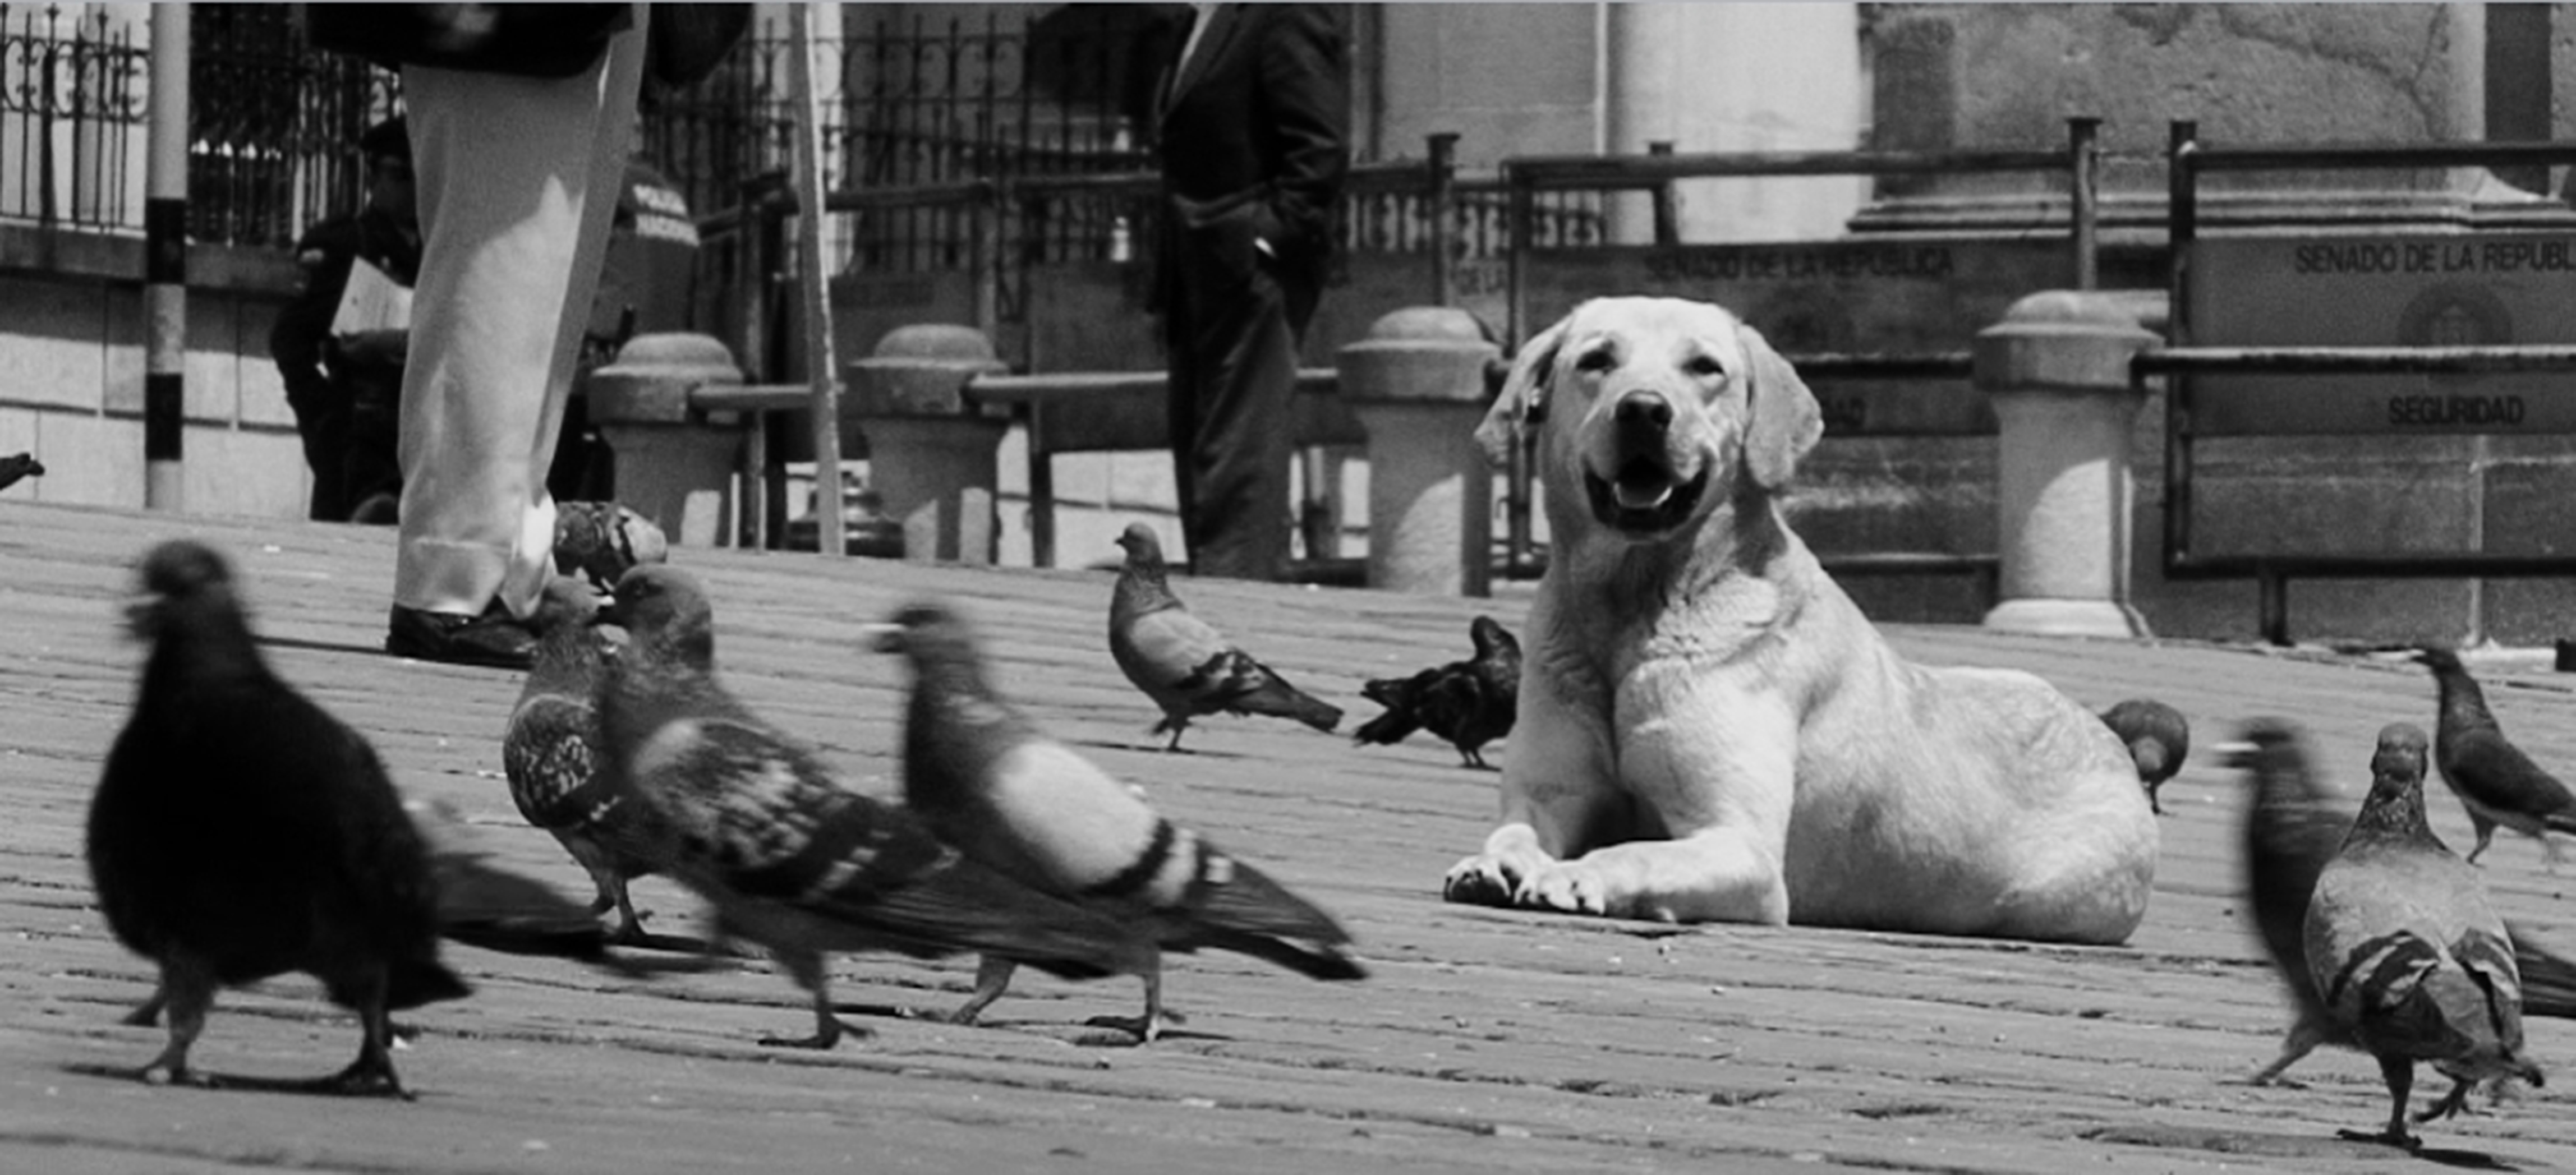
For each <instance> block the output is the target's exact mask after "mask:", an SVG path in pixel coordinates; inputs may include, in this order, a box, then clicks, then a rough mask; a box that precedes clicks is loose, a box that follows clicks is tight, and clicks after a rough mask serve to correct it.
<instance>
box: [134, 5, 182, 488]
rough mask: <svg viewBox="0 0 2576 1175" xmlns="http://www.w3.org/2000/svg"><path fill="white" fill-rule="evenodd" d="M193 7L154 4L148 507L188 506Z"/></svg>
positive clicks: (146, 215)
mask: <svg viewBox="0 0 2576 1175" xmlns="http://www.w3.org/2000/svg"><path fill="white" fill-rule="evenodd" d="M188 13H189V8H188V5H186V4H157V5H154V6H153V8H152V96H151V101H152V126H151V130H150V136H151V143H150V146H149V148H148V151H149V153H148V155H147V156H146V157H145V161H144V168H145V170H144V179H143V194H144V200H143V305H144V315H145V322H144V341H143V505H144V508H146V509H150V510H174V511H175V510H182V509H185V508H186V506H187V502H186V498H185V494H184V489H185V485H186V482H185V479H184V478H183V477H182V476H181V471H180V464H179V460H180V453H181V449H182V448H183V441H182V430H183V428H184V422H183V418H182V417H183V411H184V408H185V406H186V403H187V388H186V385H185V383H184V378H185V377H184V375H183V373H184V372H185V371H186V370H187V359H188Z"/></svg>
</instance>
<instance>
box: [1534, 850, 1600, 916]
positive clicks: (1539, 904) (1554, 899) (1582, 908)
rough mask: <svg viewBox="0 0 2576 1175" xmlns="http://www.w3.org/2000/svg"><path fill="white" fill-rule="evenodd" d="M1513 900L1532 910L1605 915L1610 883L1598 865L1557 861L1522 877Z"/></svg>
mask: <svg viewBox="0 0 2576 1175" xmlns="http://www.w3.org/2000/svg"><path fill="white" fill-rule="evenodd" d="M1512 903H1513V904H1514V905H1518V906H1523V907H1527V908H1529V909H1533V910H1555V911H1558V912H1560V913H1565V914H1596V915H1606V914H1608V913H1609V912H1610V883H1609V882H1608V881H1606V880H1604V879H1603V878H1602V876H1601V871H1600V870H1598V869H1594V868H1592V867H1591V866H1588V865H1584V864H1581V863H1578V862H1571V861H1559V862H1556V863H1554V864H1551V865H1549V866H1547V867H1546V868H1544V869H1540V870H1537V871H1535V872H1533V873H1531V874H1530V875H1529V877H1528V878H1527V879H1525V880H1523V881H1522V882H1521V885H1520V888H1519V889H1517V890H1515V891H1513V893H1512Z"/></svg>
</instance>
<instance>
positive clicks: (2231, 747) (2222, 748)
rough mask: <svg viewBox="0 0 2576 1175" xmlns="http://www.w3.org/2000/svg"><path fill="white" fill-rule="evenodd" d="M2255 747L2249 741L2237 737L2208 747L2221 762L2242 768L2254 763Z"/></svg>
mask: <svg viewBox="0 0 2576 1175" xmlns="http://www.w3.org/2000/svg"><path fill="white" fill-rule="evenodd" d="M2255 749H2256V748H2255V746H2254V744H2253V743H2252V742H2251V741H2249V740H2246V739H2237V740H2236V741H2234V742H2224V743H2220V744H2218V745H2217V746H2214V747H2211V748H2209V751H2210V754H2211V755H2212V756H2214V757H2216V758H2217V760H2218V761H2219V762H2220V763H2221V764H2223V765H2225V766H2228V767H2233V768H2237V769H2239V770H2242V769H2244V768H2247V767H2251V766H2253V765H2254V752H2255Z"/></svg>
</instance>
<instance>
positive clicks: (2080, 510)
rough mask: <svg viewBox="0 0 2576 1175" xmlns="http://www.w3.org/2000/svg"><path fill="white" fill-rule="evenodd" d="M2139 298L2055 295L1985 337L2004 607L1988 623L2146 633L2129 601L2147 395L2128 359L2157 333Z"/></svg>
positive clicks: (1983, 362)
mask: <svg viewBox="0 0 2576 1175" xmlns="http://www.w3.org/2000/svg"><path fill="white" fill-rule="evenodd" d="M2132 305H2133V303H2131V302H2127V301H2123V300H2121V299H2119V298H2117V297H2116V296H2107V295H2101V294H2089V293H2081V292H2076V291H2069V290H2052V291H2048V292H2045V293H2038V294H2032V295H2030V296H2029V297H2026V298H2023V299H2022V300H2020V301H2019V302H2015V303H2014V304H2013V306H2012V308H2011V309H2010V310H2008V311H2006V312H2005V313H2004V319H2003V321H2002V322H2000V323H1997V324H1995V325H1994V326H1992V327H1988V328H1987V329H1985V330H1984V331H1981V332H1979V333H1978V335H1977V339H1976V345H1975V357H1976V359H1975V379H1976V386H1977V387H1978V389H1979V390H1981V391H1983V392H1985V393H1986V394H1987V395H1988V396H1989V397H1991V398H1992V400H1993V402H1994V407H1995V419H1996V422H1997V424H1998V435H1997V437H1996V464H1997V466H1998V470H1999V474H1998V478H1997V485H1996V487H1995V488H1996V492H1995V509H1996V512H1997V514H1998V518H1997V522H1998V523H1999V525H1998V527H1997V529H1998V531H1999V533H2000V534H2001V535H2002V536H2003V574H2002V583H2001V590H2000V592H1999V595H2000V596H2001V601H2002V602H2000V603H1998V604H1997V605H1996V606H1995V608H1994V610H1993V611H1990V612H1988V613H1986V620H1985V624H1986V627H1988V628H1995V629H2003V630H2007V631H2012V632H2040V633H2057V634H2077V635H2088V636H2144V635H2146V634H2147V625H2146V621H2145V620H2143V619H2142V618H2140V617H2139V615H2138V612H2137V609H2135V608H2133V607H2131V606H2130V605H2129V551H2130V546H2129V538H2130V499H2131V495H2132V486H2131V482H2130V477H2129V441H2130V432H2131V429H2132V428H2133V427H2134V425H2135V422H2136V420H2137V414H2138V409H2139V407H2140V406H2141V405H2142V404H2143V403H2144V401H2145V395H2144V393H2142V392H2141V391H2139V390H2138V389H2137V388H2136V387H2135V386H2133V385H2132V383H2131V382H2130V379H2129V358H2130V356H2132V355H2135V354H2136V353H2137V352H2138V351H2140V350H2142V349H2144V348H2146V347H2149V346H2153V345H2154V344H2155V343H2156V341H2157V338H2156V336H2155V335H2154V334H2153V333H2151V332H2149V331H2148V330H2146V329H2145V328H2144V327H2141V326H2140V325H2138V321H2137V317H2136V315H2135V313H2134V312H2133V310H2132V309H2131V308H2130V307H2131V306H2132Z"/></svg>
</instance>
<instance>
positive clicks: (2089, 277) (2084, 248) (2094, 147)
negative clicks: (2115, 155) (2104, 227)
mask: <svg viewBox="0 0 2576 1175" xmlns="http://www.w3.org/2000/svg"><path fill="white" fill-rule="evenodd" d="M2101 132H2102V120H2101V119H2098V118H2093V117H2091V116H2088V115H2077V116H2076V117H2073V118H2070V119H2067V120H2066V153H2067V163H2068V165H2069V167H2070V171H2069V172H2068V175H2067V199H2068V209H2067V220H2068V222H2069V223H2068V225H2067V231H2068V235H2069V236H2070V237H2071V238H2072V239H2073V244H2074V248H2075V288H2076V289H2079V290H2091V289H2099V288H2100V287H2101V285H2102V269H2101V243H2100V242H2101V217H2102V212H2101V192H2102V189H2101V184H2102V145H2101Z"/></svg>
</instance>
